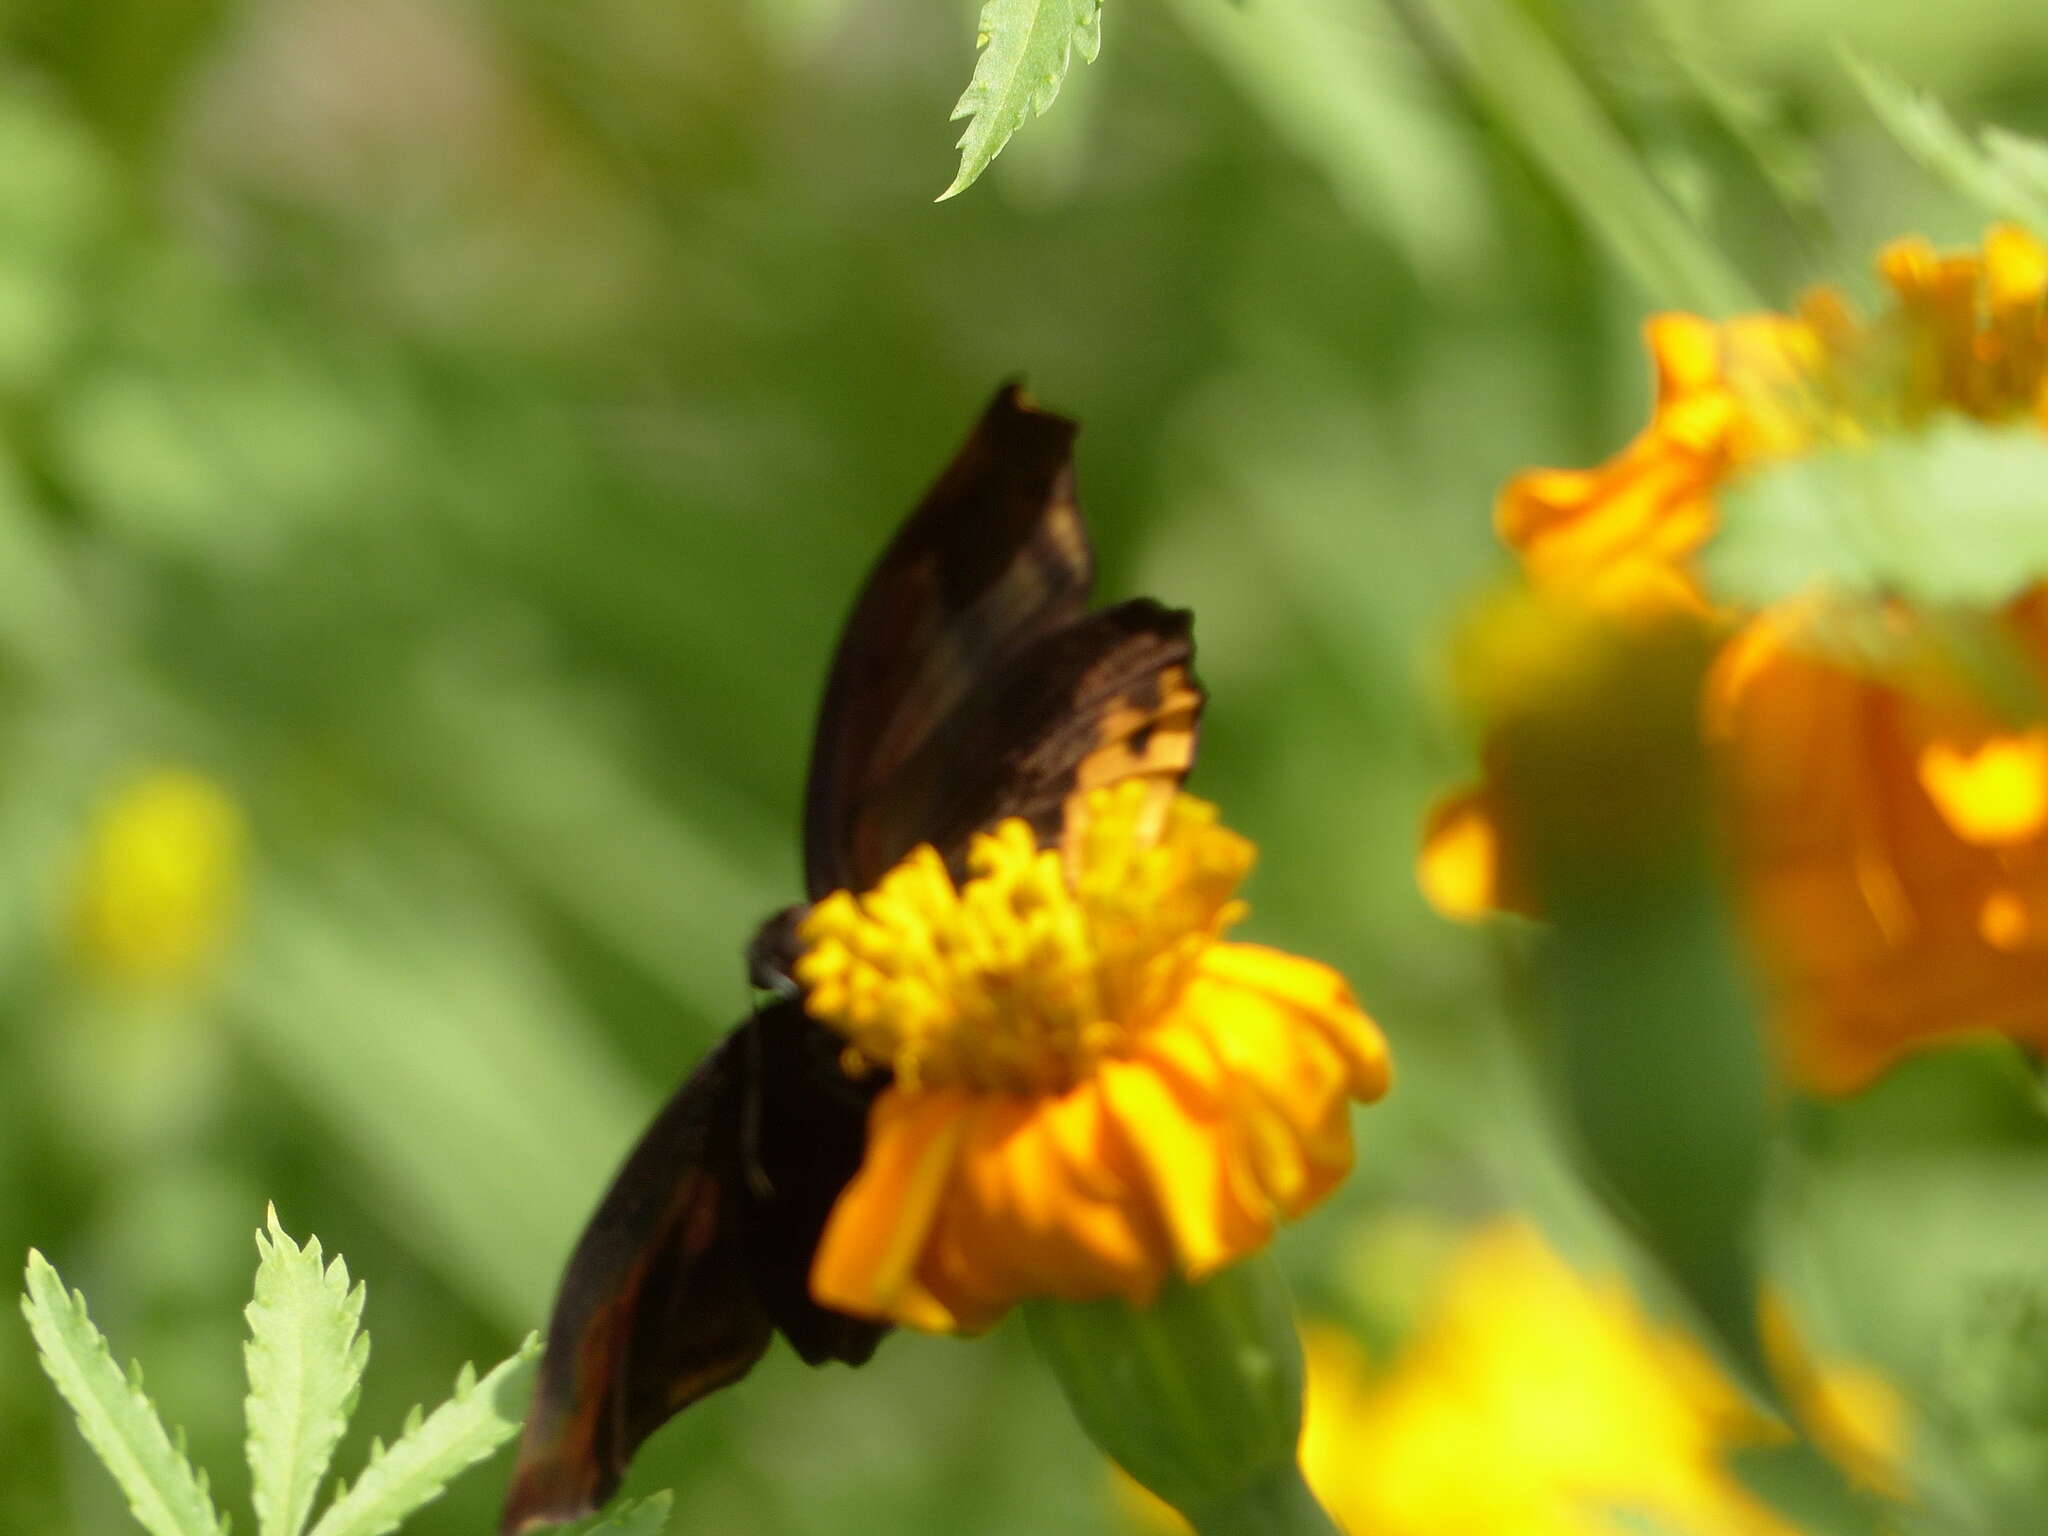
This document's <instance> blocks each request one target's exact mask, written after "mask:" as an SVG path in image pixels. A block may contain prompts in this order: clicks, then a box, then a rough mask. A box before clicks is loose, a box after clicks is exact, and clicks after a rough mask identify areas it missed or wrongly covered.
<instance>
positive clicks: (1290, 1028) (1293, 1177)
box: [1182, 976, 1351, 1216]
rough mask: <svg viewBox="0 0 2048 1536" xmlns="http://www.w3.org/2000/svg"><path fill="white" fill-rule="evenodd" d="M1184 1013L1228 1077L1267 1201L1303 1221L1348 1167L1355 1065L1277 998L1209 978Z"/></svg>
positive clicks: (1195, 985)
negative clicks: (1352, 1081) (1304, 1216)
mask: <svg viewBox="0 0 2048 1536" xmlns="http://www.w3.org/2000/svg"><path fill="white" fill-rule="evenodd" d="M1182 1013H1183V1015H1184V1016H1185V1017H1187V1018H1188V1019H1189V1020H1190V1021H1192V1022H1194V1023H1195V1024H1196V1026H1197V1027H1199V1028H1200V1029H1201V1031H1202V1032H1203V1034H1204V1035H1205V1036H1206V1037H1207V1039H1208V1041H1209V1043H1210V1045H1211V1047H1212V1048H1213V1049H1214V1050H1215V1052H1216V1054H1217V1055H1218V1057H1219V1058H1221V1060H1222V1062H1223V1064H1224V1067H1225V1069H1226V1071H1227V1073H1228V1075H1229V1080H1230V1082H1231V1084H1232V1091H1233V1096H1234V1111H1235V1114H1236V1116H1237V1119H1238V1122H1239V1124H1240V1126H1241V1127H1242V1128H1243V1131H1244V1141H1245V1146H1246V1151H1247V1154H1248V1155H1249V1157H1250V1159H1251V1161H1252V1165H1253V1168H1254V1170H1255V1171H1256V1173H1257V1175H1258V1179H1259V1182H1260V1184H1261V1186H1262V1187H1263V1190H1264V1192H1265V1195H1266V1197H1267V1198H1268V1199H1269V1200H1270V1201H1271V1202H1272V1204H1273V1205H1274V1206H1275V1207H1277V1208H1278V1209H1279V1210H1280V1211H1281V1212H1282V1213H1283V1214H1285V1215H1288V1216H1298V1215H1300V1214H1301V1213H1302V1212H1303V1211H1305V1210H1307V1209H1308V1207H1309V1206H1311V1205H1313V1204H1314V1203H1315V1201H1316V1200H1317V1199H1319V1198H1320V1197H1321V1196H1322V1195H1323V1194H1324V1193H1327V1191H1328V1190H1329V1189H1330V1188H1331V1187H1332V1185H1333V1184H1334V1183H1335V1182H1336V1181H1337V1180H1338V1179H1341V1178H1342V1177H1343V1175H1344V1173H1345V1171H1346V1170H1347V1169H1348V1168H1349V1167H1350V1166H1351V1120H1350V1113H1349V1108H1348V1106H1349V1100H1350V1094H1349V1088H1350V1083H1351V1068H1350V1063H1349V1062H1347V1061H1346V1060H1345V1058H1344V1056H1343V1055H1342V1053H1341V1052H1340V1051H1339V1050H1338V1048H1337V1044H1336V1042H1335V1041H1334V1040H1333V1039H1332V1038H1331V1037H1330V1036H1329V1035H1327V1034H1325V1033H1324V1032H1323V1031H1322V1030H1321V1029H1319V1028H1317V1027H1316V1026H1315V1025H1314V1024H1312V1023H1305V1021H1304V1019H1303V1018H1302V1016H1301V1014H1300V1013H1299V1012H1298V1011H1297V1010H1295V1009H1294V1008H1292V1007H1290V1006H1289V1005H1288V1004H1287V1003H1285V1002H1283V1001H1282V1000H1280V999H1279V998H1276V997H1274V996H1273V995H1271V994H1270V993H1266V992H1262V991H1257V990H1254V989H1252V988H1249V987H1244V986H1239V985H1236V984H1234V983H1227V982H1219V981H1216V980H1214V979H1213V978H1210V977H1207V976H1201V977H1197V978H1196V979H1195V980H1194V981H1193V982H1192V983H1190V984H1189V987H1188V994H1187V997H1186V999H1185V1000H1184V1002H1183V1004H1182Z"/></svg>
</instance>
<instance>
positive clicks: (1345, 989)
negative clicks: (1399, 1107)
mask: <svg viewBox="0 0 2048 1536" xmlns="http://www.w3.org/2000/svg"><path fill="white" fill-rule="evenodd" d="M1202 974H1203V975H1204V976H1206V977H1209V978H1210V979H1211V980H1214V981H1227V982H1229V983H1231V984H1232V985H1234V986H1238V987H1244V988H1247V989H1249V990H1251V991H1254V992H1262V993H1264V994H1265V995H1266V996H1268V997H1270V998H1273V999H1274V1000H1275V1001H1277V1002H1282V1003H1285V1004H1286V1005H1287V1006H1288V1007H1289V1008H1291V1009H1293V1010H1294V1011H1295V1013H1296V1015H1297V1016H1298V1017H1299V1018H1300V1019H1301V1020H1302V1021H1303V1022H1304V1023H1306V1024H1308V1025H1310V1026H1312V1027H1314V1028H1316V1029H1318V1030H1320V1031H1321V1032H1322V1034H1323V1035H1324V1037H1325V1038H1327V1039H1328V1040H1329V1042H1330V1043H1331V1044H1332V1045H1334V1046H1335V1047H1336V1048H1337V1050H1338V1052H1339V1053H1340V1054H1341V1055H1342V1056H1343V1058H1344V1060H1345V1062H1346V1064H1347V1065H1348V1066H1349V1068H1350V1080H1349V1082H1348V1084H1347V1088H1348V1091H1349V1092H1350V1095H1351V1097H1352V1098H1354V1099H1359V1100H1361V1101H1368V1102H1369V1101H1371V1100H1373V1099H1377V1098H1378V1097H1380V1095H1382V1094H1383V1093H1385V1092H1386V1091H1387V1089H1388V1087H1389V1086H1390V1085H1391V1084H1392V1082H1393V1076H1394V1067H1393V1059H1392V1057H1391V1055H1390V1053H1389V1052H1388V1050H1387V1039H1386V1036H1384V1035H1382V1034H1381V1033H1380V1030H1379V1026H1378V1025H1377V1024H1375V1023H1373V1021H1372V1018H1371V1016H1370V1015H1368V1014H1367V1013H1366V1012H1365V1010H1364V1009H1362V1008H1360V1007H1359V1006H1358V1000H1357V999H1356V998H1355V997H1353V996H1352V995H1351V988H1350V986H1349V984H1347V983H1346V982H1345V980H1344V978H1343V977H1342V976H1340V975H1338V974H1337V972H1335V971H1334V970H1332V969H1330V967H1329V966H1327V965H1323V964H1321V963H1319V962H1318V961H1314V960H1307V959H1304V958H1302V957H1301V956H1300V955H1290V954H1288V953H1287V952H1286V951H1285V950H1281V949H1270V948H1268V947H1267V946H1265V945H1263V944H1217V945H1215V946H1213V947H1212V948H1211V949H1209V950H1208V952H1207V953H1205V954H1204V955H1203V956H1202Z"/></svg>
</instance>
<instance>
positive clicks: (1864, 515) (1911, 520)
mask: <svg viewBox="0 0 2048 1536" xmlns="http://www.w3.org/2000/svg"><path fill="white" fill-rule="evenodd" d="M1717 503H1718V506H1719V509H1720V514H1721V529H1720V532H1719V533H1718V534H1716V536H1715V538H1714V542H1713V544H1712V545H1710V546H1709V547H1708V549H1707V552H1706V555H1705V559H1704V562H1703V563H1704V567H1705V570H1706V574H1707V580H1708V583H1709V585H1710V586H1711V587H1712V589H1713V591H1714V593H1715V595H1716V596H1720V597H1725V598H1732V599H1735V600H1737V601H1741V602H1744V603H1752V604H1758V605H1761V604H1765V603H1770V602H1775V601H1777V600H1779V599H1781V598H1785V597H1790V596H1791V595H1793V594H1794V593H1797V592H1801V591H1804V590H1806V589H1808V588H1810V587H1812V586H1814V585H1816V584H1821V585H1825V586H1828V587H1830V588H1834V589H1838V590H1847V591H1851V592H1863V593H1867V594H1870V595H1874V596H1890V595H1902V596H1905V597H1908V598H1911V599H1914V600H1915V601H1917V602H1920V603H1923V604H1927V605H1942V604H1950V603H1954V604H1960V605H1964V606H1968V607H1983V608H1990V607H1995V606H1997V605H1999V604H2001V603H2003V602H2005V601H2006V600H2008V599H2009V598H2011V597H2013V596H2015V595H2016V594H2018V593H2019V592H2021V591H2024V590H2025V589H2026V588H2027V587H2029V586H2032V585H2033V584H2034V583H2035V582H2036V581H2038V580H2040V579H2041V578H2042V577H2044V576H2048V439H2043V438H2042V436H2041V434H2040V433H2039V432H2037V431H2034V430H2033V429H2032V428H2030V427H2005V428H2001V427H1987V426H1983V425H1980V424H1978V423H1976V422H1973V421H1969V420H1966V419H1963V418H1960V417H1958V418H1953V419H1950V420H1945V421H1942V422H1939V423H1937V424H1936V425H1934V426H1932V427H1929V428H1928V429H1926V430H1925V431H1921V432H1915V433H1909V434H1906V435H1903V436H1897V437H1882V438H1878V439H1875V440H1873V441H1871V442H1868V443H1861V444H1854V445H1850V446H1845V447H1840V448H1834V449H1830V450H1828V451H1825V452H1822V453H1818V454H1815V455H1813V456H1812V457H1810V458H1805V459H1800V460H1796V461H1794V462H1791V463H1787V464H1782V465H1776V466H1773V467H1772V468H1770V469H1767V470H1762V471H1759V472H1757V473H1755V474H1753V475H1750V476H1747V477H1745V478H1744V479H1742V480H1741V481H1739V482H1737V483H1736V484H1735V485H1733V486H1730V487H1729V488H1728V489H1727V490H1725V491H1723V492H1722V493H1721V494H1720V495H1719V497H1718V498H1717Z"/></svg>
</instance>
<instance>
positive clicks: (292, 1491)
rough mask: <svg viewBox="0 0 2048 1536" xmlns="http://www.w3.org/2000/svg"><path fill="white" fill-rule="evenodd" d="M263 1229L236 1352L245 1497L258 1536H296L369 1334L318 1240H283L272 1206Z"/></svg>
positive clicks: (349, 1400)
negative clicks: (241, 1371)
mask: <svg viewBox="0 0 2048 1536" xmlns="http://www.w3.org/2000/svg"><path fill="white" fill-rule="evenodd" d="M267 1225H268V1227H269V1232H268V1235H267V1236H266V1234H265V1233H262V1232H258V1233H257V1234H256V1249H257V1252H258V1253H259V1254H261V1255H262V1257H261V1260H260V1261H259V1262H258V1264H257V1266H256V1297H255V1300H253V1301H251V1302H250V1303H249V1307H248V1311H247V1313H246V1314H245V1315H246V1316H247V1317H248V1319H249V1341H248V1343H247V1344H245V1345H244V1346H243V1350H242V1353H243V1358H244V1360H245V1362H246V1364H247V1366H248V1371H249V1397H248V1407H247V1413H248V1420H249V1478H250V1492H251V1496H252V1498H253V1500H254V1502H255V1506H256V1529H257V1531H258V1532H259V1533H260V1536H299V1532H300V1531H302V1530H304V1529H305V1526H306V1520H307V1518H308V1517H309V1516H310V1515H311V1514H312V1512H313V1498H314V1495H315V1494H317V1493H318V1492H319V1490H320V1481H321V1479H322V1478H324V1477H325V1476H326V1475H327V1467H328V1464H329V1462H331V1461H332V1460H333V1459H334V1447H335V1445H336V1444H337V1443H338V1442H339V1441H340V1439H341V1436H342V1432H343V1431H344V1430H345V1429H347V1428H348V1421H349V1415H350V1414H352V1413H353V1412H354V1411H355V1406H356V1397H357V1393H358V1392H359V1391H360V1389H361V1387H362V1380H363V1363H364V1361H365V1360H367V1359H368V1358H369V1354H370V1336H369V1335H368V1334H366V1333H363V1332H361V1331H360V1329H359V1325H360V1323H361V1321H362V1316H363V1287H362V1286H361V1285H360V1284H358V1285H356V1286H355V1287H353V1288H351V1287H350V1285H349V1283H348V1267H347V1266H346V1265H345V1264H344V1263H343V1262H342V1261H341V1259H340V1258H339V1257H336V1258H335V1260H334V1261H333V1262H332V1263H331V1264H326V1265H323V1264H322V1263H321V1262H320V1241H319V1239H318V1238H309V1239H307V1241H306V1245H305V1247H303V1248H301V1247H299V1246H298V1245H297V1244H295V1243H293V1242H292V1240H291V1238H290V1237H288V1236H286V1234H285V1232H284V1229H283V1228H282V1227H280V1226H279V1225H278V1221H277V1208H276V1207H275V1206H273V1207H271V1209H270V1211H269V1213H268V1216H267Z"/></svg>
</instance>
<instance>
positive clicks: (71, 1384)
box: [21, 1249, 227, 1536]
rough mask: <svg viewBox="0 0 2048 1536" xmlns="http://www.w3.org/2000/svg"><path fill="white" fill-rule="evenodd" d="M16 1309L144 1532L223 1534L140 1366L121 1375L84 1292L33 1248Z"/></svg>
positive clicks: (82, 1430) (160, 1534)
mask: <svg viewBox="0 0 2048 1536" xmlns="http://www.w3.org/2000/svg"><path fill="white" fill-rule="evenodd" d="M21 1310H22V1313H23V1314H24V1315H25V1316H26V1317H27V1318H28V1326H29V1331H30V1332H31V1333H33V1334H34V1335H35V1340H36V1347H37V1349H38V1350H39V1351H40V1353H41V1356H42V1365H43V1370H44V1371H45V1372H47V1373H48V1375H49V1378H50V1380H51V1381H53V1382H55V1383H56V1385H57V1391H58V1392H59V1393H60V1394H61V1395H62V1396H63V1398H64V1401H65V1402H67V1403H69V1404H70V1405H71V1411H72V1412H73V1413H74V1414H76V1415H77V1417H78V1431H79V1433H80V1434H82V1435H83V1436H85V1443H86V1444H87V1445H89V1446H91V1447H92V1450H93V1454H94V1455H95V1456H97V1457H98V1458H99V1460H100V1462H101V1464H102V1465H104V1466H105V1467H106V1469H107V1471H108V1472H110V1473H111V1474H112V1475H113V1478H114V1481H115V1482H116V1483H118V1484H120V1486H121V1492H122V1493H123V1494H124V1495H126V1496H127V1499H128V1507H129V1509H130V1510H132V1511H134V1514H135V1518H136V1519H137V1520H139V1521H140V1522H141V1523H142V1526H143V1528H144V1529H145V1530H147V1531H149V1532H150V1533H151V1536H226V1531H227V1526H226V1523H225V1522H224V1521H223V1520H222V1519H221V1516H220V1514H219V1512H218V1511H216V1510H215V1509H214V1507H213V1500H212V1499H211V1498H210V1497H209V1496H208V1494H207V1489H206V1478H205V1475H204V1474H203V1473H199V1472H196V1471H194V1470H193V1467H192V1463H191V1462H189V1461H188V1460H186V1459H185V1456H184V1453H183V1451H182V1449H181V1448H180V1447H179V1446H178V1445H177V1444H176V1443H174V1442H173V1441H172V1439H171V1436H170V1435H169V1434H168V1433H166V1432H165V1429H164V1423H163V1420H162V1419H161V1418H159V1417H158V1416H157V1411H156V1409H155V1408H154V1407H153V1406H151V1404H150V1401H149V1399H148V1398H147V1397H145V1396H144V1395H143V1392H142V1372H141V1371H140V1370H139V1369H137V1368H134V1367H131V1368H130V1369H129V1371H128V1372H127V1373H123V1372H122V1370H121V1368H120V1367H119V1366H117V1365H116V1364H115V1363H114V1356H113V1352H112V1350H110V1349H109V1348H108V1347H107V1341H106V1338H105V1336H104V1335H103V1334H101V1333H100V1331H99V1329H97V1328H95V1327H94V1326H93V1322H92V1318H91V1316H90V1315H88V1313H87V1312H86V1309H85V1297H84V1295H83V1294H82V1293H81V1292H78V1291H67V1290H66V1289H65V1287H64V1282H63V1280H62V1279H61V1278H60V1277H59V1276H58V1274H57V1271H56V1270H55V1269H54V1268H52V1267H51V1265H50V1262H49V1260H47V1259H45V1258H44V1257H43V1256H42V1255H41V1254H40V1253H38V1252H36V1251H35V1250H34V1249H30V1250H29V1255H28V1294H27V1295H26V1296H24V1297H23V1298H22V1302H21Z"/></svg>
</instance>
